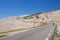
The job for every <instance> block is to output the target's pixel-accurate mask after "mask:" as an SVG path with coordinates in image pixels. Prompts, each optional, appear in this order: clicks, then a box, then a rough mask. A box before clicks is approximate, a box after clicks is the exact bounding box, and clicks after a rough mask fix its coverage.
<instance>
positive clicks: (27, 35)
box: [0, 23, 55, 40]
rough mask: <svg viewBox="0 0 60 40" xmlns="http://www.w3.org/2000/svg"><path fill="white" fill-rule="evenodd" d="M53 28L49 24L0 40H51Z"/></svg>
mask: <svg viewBox="0 0 60 40" xmlns="http://www.w3.org/2000/svg"><path fill="white" fill-rule="evenodd" d="M54 29H55V26H54V25H53V24H52V23H49V24H47V25H45V26H42V27H38V28H35V29H32V30H30V31H26V32H22V33H18V34H15V35H13V36H10V37H7V38H3V39H0V40H52V38H53V34H54Z"/></svg>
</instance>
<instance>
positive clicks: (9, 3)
mask: <svg viewBox="0 0 60 40" xmlns="http://www.w3.org/2000/svg"><path fill="white" fill-rule="evenodd" d="M59 9H60V0H0V18H6V17H9V16H19V15H26V14H34V13H38V12H47V11H52V10H59Z"/></svg>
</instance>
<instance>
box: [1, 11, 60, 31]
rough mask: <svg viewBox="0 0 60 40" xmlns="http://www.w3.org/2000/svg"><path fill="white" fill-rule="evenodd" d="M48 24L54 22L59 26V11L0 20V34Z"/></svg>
mask: <svg viewBox="0 0 60 40" xmlns="http://www.w3.org/2000/svg"><path fill="white" fill-rule="evenodd" d="M49 22H54V23H56V24H58V25H59V24H60V10H56V11H51V12H44V13H37V14H32V15H27V16H22V17H20V16H12V17H8V18H5V19H0V32H5V31H11V30H16V29H25V28H32V27H34V26H40V25H42V23H49Z"/></svg>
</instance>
